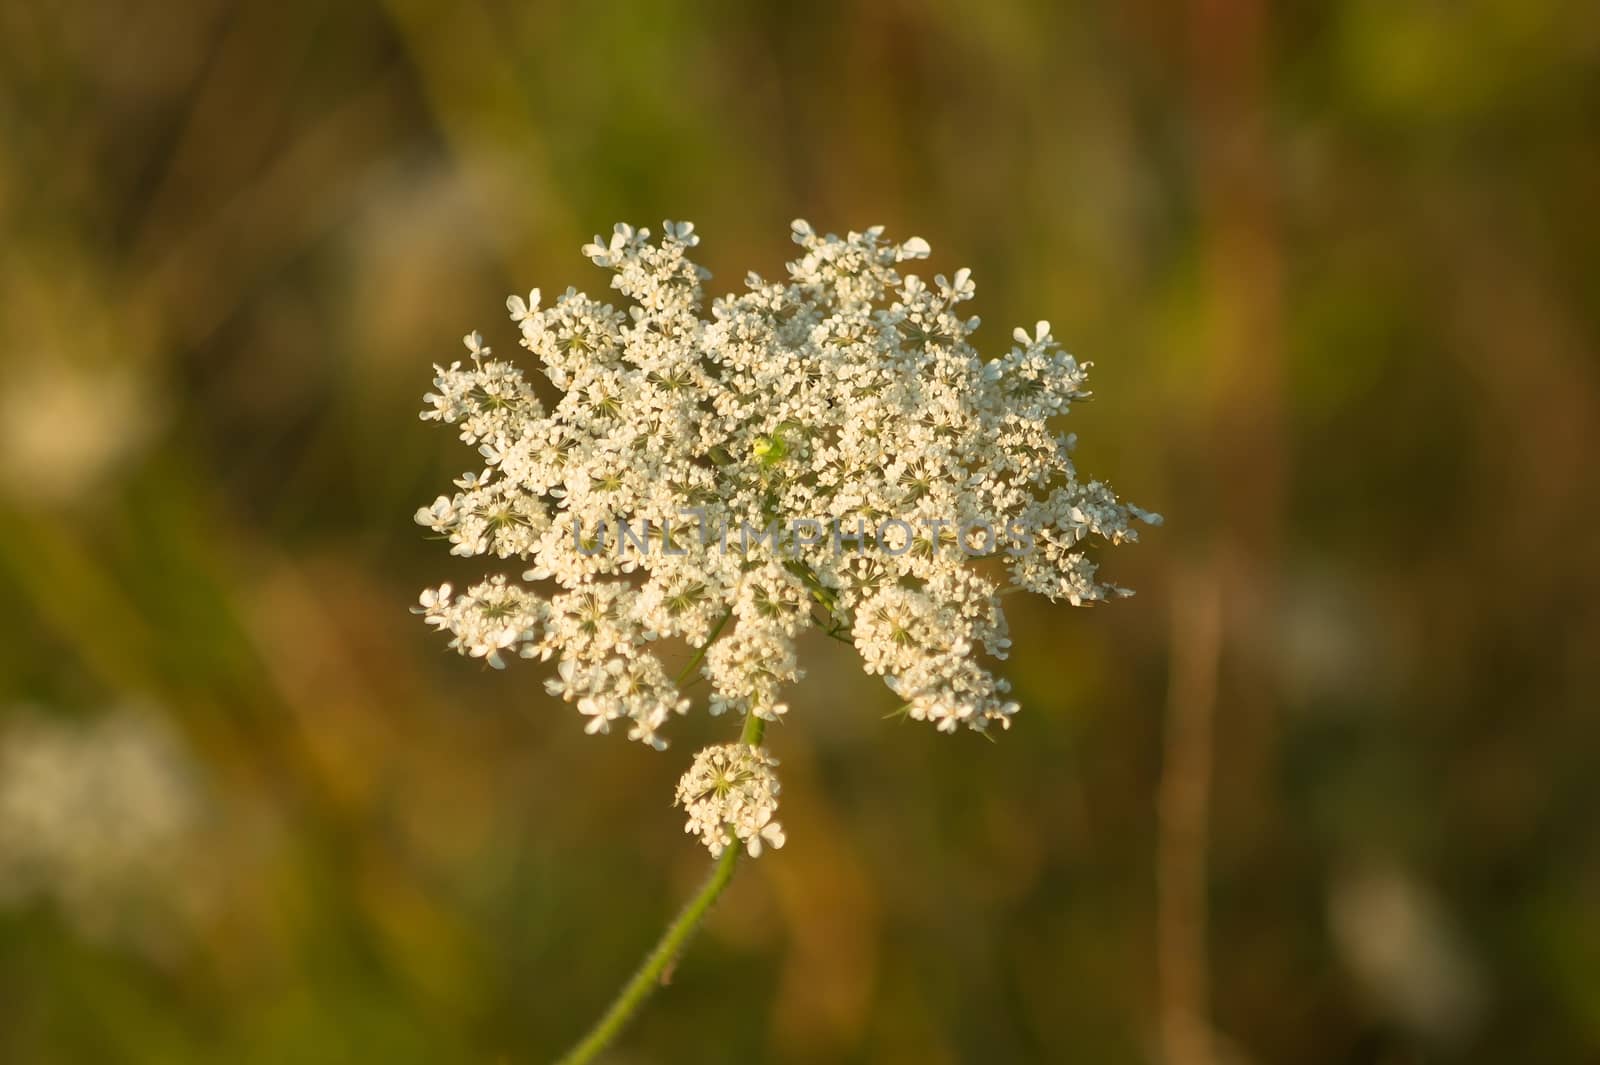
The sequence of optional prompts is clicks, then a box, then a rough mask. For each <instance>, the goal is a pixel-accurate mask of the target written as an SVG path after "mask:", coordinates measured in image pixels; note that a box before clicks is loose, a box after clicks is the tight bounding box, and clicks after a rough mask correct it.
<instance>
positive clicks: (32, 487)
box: [0, 358, 160, 507]
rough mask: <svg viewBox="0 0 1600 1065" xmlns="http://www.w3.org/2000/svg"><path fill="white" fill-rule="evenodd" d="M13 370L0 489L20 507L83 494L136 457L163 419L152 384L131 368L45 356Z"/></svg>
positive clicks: (3, 412)
mask: <svg viewBox="0 0 1600 1065" xmlns="http://www.w3.org/2000/svg"><path fill="white" fill-rule="evenodd" d="M8 373H9V376H10V380H8V381H7V384H6V389H5V391H4V392H3V393H0V491H3V492H4V493H5V495H7V496H10V497H12V499H13V501H14V502H16V503H18V504H20V505H23V506H28V507H37V506H45V507H54V506H61V505H65V504H71V503H74V502H78V501H80V500H82V499H84V498H85V497H87V496H88V495H89V494H90V493H92V492H93V491H94V490H95V489H96V488H98V487H100V485H102V484H103V483H104V482H105V480H106V479H107V478H108V477H109V476H111V475H112V474H114V473H116V472H117V470H118V469H120V468H121V467H122V466H123V465H124V464H125V463H126V462H127V461H128V460H129V459H130V458H132V457H133V456H135V455H137V453H138V452H139V451H140V450H141V449H142V448H143V447H144V445H145V444H146V443H148V442H149V440H150V438H151V437H152V436H153V435H154V432H155V429H156V427H157V423H158V422H159V421H160V418H159V415H158V413H157V410H156V403H155V400H154V397H153V395H152V390H151V388H150V387H149V384H148V382H147V381H146V380H145V379H144V377H143V376H142V375H141V374H140V373H139V371H138V370H137V369H135V368H134V367H131V366H126V365H112V366H98V367H90V366H83V365H77V364H74V363H71V362H67V361H64V360H61V359H54V358H43V359H35V360H31V361H29V362H26V363H24V364H23V365H22V366H20V367H16V368H13V369H11V370H10V371H8Z"/></svg>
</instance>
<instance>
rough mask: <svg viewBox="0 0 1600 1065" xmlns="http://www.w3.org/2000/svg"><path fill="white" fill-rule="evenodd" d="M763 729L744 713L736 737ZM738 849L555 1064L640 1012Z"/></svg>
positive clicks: (578, 1061) (580, 1054)
mask: <svg viewBox="0 0 1600 1065" xmlns="http://www.w3.org/2000/svg"><path fill="white" fill-rule="evenodd" d="M766 728H767V723H766V721H764V720H762V719H761V718H759V717H757V716H755V715H754V714H747V715H745V719H744V730H743V731H742V732H741V733H740V735H739V739H740V740H741V741H742V742H744V743H748V744H749V745H750V746H752V747H755V746H758V745H759V744H760V743H761V737H762V736H763V735H764V734H765V733H766ZM740 849H741V848H740V847H739V846H738V841H737V840H735V841H734V843H732V844H730V845H729V846H728V847H727V849H726V850H724V851H723V852H722V857H720V858H718V859H717V864H716V866H715V867H713V868H712V870H711V875H710V876H709V877H707V878H706V882H705V884H704V886H702V887H701V888H700V890H699V891H698V892H696V893H695V896H694V898H692V899H690V900H689V902H688V904H687V905H685V906H684V907H683V909H682V910H681V911H679V913H678V916H677V917H676V918H674V919H673V922H672V923H671V924H670V925H668V926H667V930H666V932H664V933H663V934H662V936H661V941H660V942H659V943H657V944H656V946H655V949H654V950H652V951H651V952H650V953H649V955H647V956H646V957H645V959H644V964H642V965H640V966H639V969H638V971H637V972H635V973H634V974H633V976H632V977H631V978H629V980H628V982H627V983H626V984H624V985H623V988H622V991H621V993H619V994H618V995H617V998H616V1001H614V1002H612V1003H611V1007H610V1008H609V1009H607V1010H606V1012H605V1015H604V1016H602V1017H601V1018H600V1020H599V1021H597V1022H595V1026H594V1027H593V1028H591V1029H590V1030H589V1034H588V1035H586V1036H584V1037H583V1040H582V1041H581V1042H579V1043H578V1045H577V1046H575V1047H573V1048H572V1049H571V1050H569V1051H568V1052H567V1054H566V1056H565V1057H563V1058H561V1060H560V1061H558V1062H557V1063H556V1065H586V1063H587V1062H591V1061H593V1060H594V1058H595V1055H597V1054H599V1053H600V1052H601V1051H602V1050H604V1049H605V1048H606V1047H607V1046H609V1045H610V1043H611V1041H612V1040H613V1039H615V1038H616V1037H617V1036H618V1035H619V1034H620V1033H621V1032H622V1029H623V1028H625V1027H627V1024H628V1022H629V1021H630V1020H632V1019H633V1015H634V1014H635V1013H637V1012H638V1011H639V1007H640V1006H642V1005H644V1000H645V999H647V998H649V997H650V993H651V992H652V991H654V990H655V989H656V988H657V987H660V986H661V982H662V974H664V973H665V972H666V971H667V969H668V967H670V966H671V965H672V963H673V962H674V961H675V960H676V959H677V957H678V955H679V954H681V953H682V952H683V948H684V947H685V946H687V945H688V943H689V940H690V939H691V938H692V937H693V936H694V934H695V932H696V931H698V930H699V928H700V922H702V921H704V920H705V917H706V914H707V913H709V912H710V910H711V905H712V903H714V902H716V901H717V896H719V895H721V894H722V891H723V889H724V888H726V887H727V886H728V881H730V880H732V879H733V868H734V866H735V865H737V864H738V862H739V852H740Z"/></svg>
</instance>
